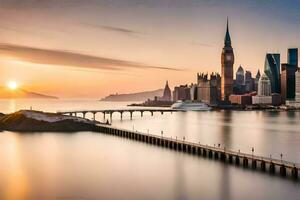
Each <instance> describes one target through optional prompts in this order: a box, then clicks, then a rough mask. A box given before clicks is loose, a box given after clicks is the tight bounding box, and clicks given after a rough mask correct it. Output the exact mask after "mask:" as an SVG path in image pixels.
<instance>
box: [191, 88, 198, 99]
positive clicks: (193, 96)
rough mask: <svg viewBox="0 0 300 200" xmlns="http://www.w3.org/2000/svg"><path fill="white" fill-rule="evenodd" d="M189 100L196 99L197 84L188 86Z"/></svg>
mask: <svg viewBox="0 0 300 200" xmlns="http://www.w3.org/2000/svg"><path fill="white" fill-rule="evenodd" d="M190 93H191V95H190V96H191V100H192V101H196V100H197V99H198V86H197V84H191V86H190Z"/></svg>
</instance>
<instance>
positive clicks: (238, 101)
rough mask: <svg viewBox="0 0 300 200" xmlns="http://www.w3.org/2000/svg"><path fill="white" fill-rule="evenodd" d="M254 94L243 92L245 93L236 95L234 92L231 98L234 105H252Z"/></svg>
mask: <svg viewBox="0 0 300 200" xmlns="http://www.w3.org/2000/svg"><path fill="white" fill-rule="evenodd" d="M252 96H253V95H251V94H243V95H236V94H232V95H230V96H229V100H230V102H231V104H233V105H243V106H245V105H251V104H252Z"/></svg>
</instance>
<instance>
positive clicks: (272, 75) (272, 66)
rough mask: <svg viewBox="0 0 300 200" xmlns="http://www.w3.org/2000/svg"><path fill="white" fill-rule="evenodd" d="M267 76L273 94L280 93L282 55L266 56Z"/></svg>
mask: <svg viewBox="0 0 300 200" xmlns="http://www.w3.org/2000/svg"><path fill="white" fill-rule="evenodd" d="M265 74H266V75H267V76H268V78H269V80H270V82H271V90H272V93H280V54H270V53H268V54H267V55H266V60H265Z"/></svg>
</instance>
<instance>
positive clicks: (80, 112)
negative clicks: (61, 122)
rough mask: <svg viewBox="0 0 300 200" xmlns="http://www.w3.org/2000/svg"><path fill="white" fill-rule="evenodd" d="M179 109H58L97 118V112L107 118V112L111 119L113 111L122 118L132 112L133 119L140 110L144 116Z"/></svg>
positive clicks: (67, 112) (71, 113) (64, 112)
mask: <svg viewBox="0 0 300 200" xmlns="http://www.w3.org/2000/svg"><path fill="white" fill-rule="evenodd" d="M177 111H178V110H174V109H155V108H149V109H145V108H141V109H138V108H137V109H104V110H73V111H58V112H57V114H62V115H70V116H76V117H77V116H79V115H81V116H82V117H83V118H85V117H86V114H87V113H91V114H93V119H96V114H97V113H102V114H103V119H104V120H105V117H106V114H108V115H109V117H110V119H112V115H113V113H119V114H120V117H121V119H123V114H124V113H129V114H130V119H132V116H133V113H134V112H139V113H140V114H141V117H143V115H144V113H145V112H150V113H151V116H153V114H154V113H161V114H164V113H165V112H168V113H173V112H177Z"/></svg>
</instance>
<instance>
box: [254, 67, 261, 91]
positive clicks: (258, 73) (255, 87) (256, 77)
mask: <svg viewBox="0 0 300 200" xmlns="http://www.w3.org/2000/svg"><path fill="white" fill-rule="evenodd" d="M259 79H260V71H259V70H258V71H257V74H256V76H255V79H254V90H255V91H258V82H259Z"/></svg>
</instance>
